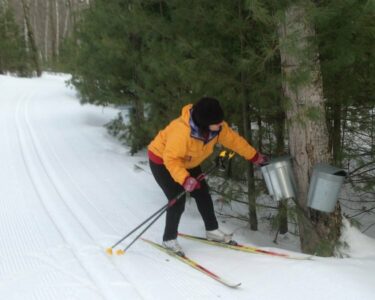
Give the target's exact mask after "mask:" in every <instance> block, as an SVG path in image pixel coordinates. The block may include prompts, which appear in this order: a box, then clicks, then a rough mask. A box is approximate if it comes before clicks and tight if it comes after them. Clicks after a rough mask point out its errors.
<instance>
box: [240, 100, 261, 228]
mask: <svg viewBox="0 0 375 300" xmlns="http://www.w3.org/2000/svg"><path fill="white" fill-rule="evenodd" d="M242 111H243V130H244V137H245V138H246V140H247V141H250V140H251V121H250V118H249V104H248V103H247V101H246V100H245V99H244V100H243V109H242ZM246 174H247V198H248V202H249V220H250V221H249V223H250V229H251V230H254V231H256V230H258V218H257V211H256V195H255V177H254V167H253V164H250V163H249V164H247V168H246Z"/></svg>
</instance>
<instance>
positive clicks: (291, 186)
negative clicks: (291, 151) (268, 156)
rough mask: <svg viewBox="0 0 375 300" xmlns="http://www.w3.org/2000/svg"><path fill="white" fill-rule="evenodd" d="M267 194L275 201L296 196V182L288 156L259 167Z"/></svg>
mask: <svg viewBox="0 0 375 300" xmlns="http://www.w3.org/2000/svg"><path fill="white" fill-rule="evenodd" d="M261 170H262V174H263V178H264V180H265V182H266V186H267V189H268V193H269V194H270V195H271V196H272V198H273V199H274V200H275V201H280V200H283V199H289V198H294V197H295V196H296V182H295V179H294V175H293V169H292V164H291V157H290V156H282V157H279V158H275V159H272V160H271V161H270V162H269V163H268V164H267V165H265V166H262V167H261Z"/></svg>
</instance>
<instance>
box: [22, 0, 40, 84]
mask: <svg viewBox="0 0 375 300" xmlns="http://www.w3.org/2000/svg"><path fill="white" fill-rule="evenodd" d="M22 7H23V12H24V20H25V24H26V30H27V37H28V42H29V43H30V51H31V55H32V59H33V61H34V66H35V71H36V74H37V76H38V77H40V76H41V75H42V69H41V66H40V60H39V50H38V47H37V45H36V41H35V36H34V31H33V28H32V26H31V22H30V6H29V3H28V2H27V0H22Z"/></svg>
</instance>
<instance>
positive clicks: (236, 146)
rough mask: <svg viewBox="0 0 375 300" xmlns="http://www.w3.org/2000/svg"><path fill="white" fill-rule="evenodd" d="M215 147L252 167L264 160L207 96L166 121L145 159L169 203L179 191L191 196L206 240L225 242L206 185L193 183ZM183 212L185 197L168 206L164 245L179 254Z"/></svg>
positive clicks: (225, 237)
mask: <svg viewBox="0 0 375 300" xmlns="http://www.w3.org/2000/svg"><path fill="white" fill-rule="evenodd" d="M218 143H219V144H221V145H223V146H224V147H226V148H229V149H231V150H233V151H235V152H237V153H238V154H240V155H241V156H243V157H244V158H245V159H247V160H248V161H250V162H252V163H254V164H255V165H262V164H263V163H265V162H266V160H267V158H266V156H264V155H262V154H261V153H259V152H257V151H256V150H255V149H254V148H253V147H252V146H251V145H250V144H249V143H248V142H247V141H246V140H245V139H244V138H242V137H241V136H240V135H239V134H237V133H236V132H235V131H233V130H232V129H231V128H230V127H229V126H228V124H227V123H226V122H225V121H224V112H223V110H222V108H221V106H220V103H219V101H218V100H216V99H214V98H209V97H204V98H201V99H200V100H199V101H198V102H197V103H195V104H194V105H192V104H189V105H186V106H184V107H183V109H182V114H181V116H180V117H179V118H177V119H175V120H173V121H172V122H171V123H169V125H168V126H167V127H165V128H164V129H163V130H161V131H160V132H159V133H158V134H157V135H156V137H155V138H154V140H153V141H152V142H151V143H150V144H149V146H148V157H149V160H150V168H151V171H152V174H153V175H154V177H155V179H156V182H157V183H158V184H159V186H160V187H161V189H162V190H163V192H164V194H165V195H166V197H167V198H168V201H171V200H173V199H174V198H175V197H176V195H178V194H179V193H181V192H182V191H183V190H185V191H186V192H189V193H190V194H191V196H192V197H193V198H194V199H195V201H196V203H197V207H198V210H199V212H200V214H201V216H202V218H203V222H204V225H205V228H206V237H207V239H209V240H214V241H219V242H229V240H230V239H231V235H229V234H225V233H224V232H223V231H221V230H220V229H219V226H218V222H217V219H216V216H215V211H214V206H213V202H212V198H211V196H210V193H209V190H208V185H207V182H206V181H205V180H204V179H203V180H202V181H198V180H197V179H196V177H197V176H198V175H200V174H201V173H202V170H201V167H200V164H201V163H202V162H203V161H204V160H205V159H206V158H207V157H208V156H209V155H210V154H212V152H213V150H214V146H215V145H216V144H218ZM184 208H185V197H182V198H180V199H179V200H178V201H177V202H176V203H175V204H174V205H173V206H171V207H169V208H168V210H167V216H166V225H165V230H164V235H163V246H164V247H165V248H167V249H169V250H171V251H174V252H180V253H183V251H182V248H181V246H180V245H179V243H178V242H177V233H178V225H179V222H180V218H181V215H182V213H183V211H184Z"/></svg>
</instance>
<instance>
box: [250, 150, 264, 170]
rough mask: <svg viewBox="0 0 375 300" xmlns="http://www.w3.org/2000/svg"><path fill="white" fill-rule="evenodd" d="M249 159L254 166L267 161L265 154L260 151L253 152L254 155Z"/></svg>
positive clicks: (261, 164)
mask: <svg viewBox="0 0 375 300" xmlns="http://www.w3.org/2000/svg"><path fill="white" fill-rule="evenodd" d="M250 161H251V162H252V163H253V164H254V165H256V166H258V167H261V166H263V165H265V164H267V162H268V157H267V156H265V155H263V154H262V153H260V152H257V154H255V156H254V157H253V158H252V159H250Z"/></svg>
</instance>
